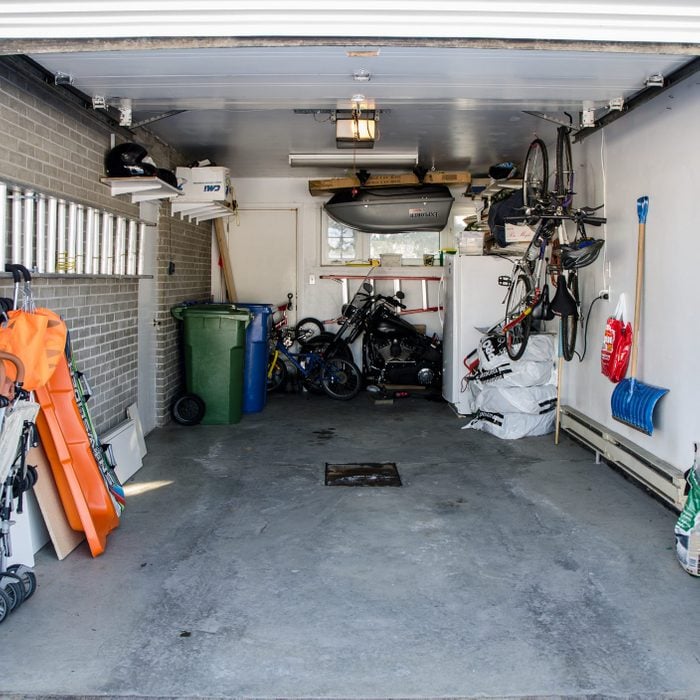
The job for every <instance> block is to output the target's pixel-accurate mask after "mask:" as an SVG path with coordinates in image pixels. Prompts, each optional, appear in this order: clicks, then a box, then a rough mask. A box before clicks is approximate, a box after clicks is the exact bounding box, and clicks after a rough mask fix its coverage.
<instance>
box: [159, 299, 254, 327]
mask: <svg viewBox="0 0 700 700" xmlns="http://www.w3.org/2000/svg"><path fill="white" fill-rule="evenodd" d="M170 311H171V313H172V314H173V316H175V318H177V319H178V320H182V319H184V318H186V317H189V318H193V317H196V316H218V317H226V318H230V319H233V320H235V321H244V322H245V323H246V325H248V323H249V322H250V316H251V314H250V311H248V310H247V309H239V308H238V307H237V306H236V305H235V304H195V305H193V306H175V307H173V308H172V309H171V310H170Z"/></svg>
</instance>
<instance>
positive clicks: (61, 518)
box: [27, 446, 85, 559]
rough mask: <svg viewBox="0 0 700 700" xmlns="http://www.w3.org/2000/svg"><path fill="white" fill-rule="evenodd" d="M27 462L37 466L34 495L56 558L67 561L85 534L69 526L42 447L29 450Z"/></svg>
mask: <svg viewBox="0 0 700 700" xmlns="http://www.w3.org/2000/svg"><path fill="white" fill-rule="evenodd" d="M27 462H28V463H29V464H35V465H36V468H37V472H38V474H39V478H38V479H37V482H36V484H35V485H34V495H35V496H36V500H37V502H38V503H39V509H40V510H41V514H42V516H43V517H44V523H45V524H46V529H47V530H48V532H49V537H50V538H51V543H52V544H53V548H54V550H55V551H56V556H57V557H58V558H59V559H65V558H66V557H67V556H68V555H69V554H70V553H71V552H72V551H73V550H74V549H75V548H76V547H77V546H78V545H79V544H80V543H81V542H82V541H83V540H84V539H85V533H84V532H78V531H76V530H73V529H72V528H71V526H70V525H69V524H68V519H67V518H66V514H65V512H64V510H63V504H62V503H61V498H60V496H59V495H58V489H57V488H56V482H55V481H54V478H53V471H52V470H51V466H50V465H49V461H48V459H47V458H46V454H45V453H44V450H43V449H42V448H41V447H40V446H39V447H32V448H31V449H30V450H29V455H28V457H27Z"/></svg>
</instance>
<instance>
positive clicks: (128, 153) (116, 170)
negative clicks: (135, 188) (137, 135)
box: [105, 141, 156, 177]
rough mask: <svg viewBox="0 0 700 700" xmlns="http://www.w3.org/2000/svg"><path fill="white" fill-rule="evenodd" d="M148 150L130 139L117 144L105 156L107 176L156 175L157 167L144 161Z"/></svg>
mask: <svg viewBox="0 0 700 700" xmlns="http://www.w3.org/2000/svg"><path fill="white" fill-rule="evenodd" d="M147 154H148V151H147V150H146V149H145V148H144V147H143V146H140V145H139V144H138V143H133V142H131V141H128V142H127V143H120V144H119V145H118V146H115V147H114V148H113V149H112V150H111V151H110V152H109V153H108V154H107V157H106V158H105V170H106V172H107V177H131V176H133V175H155V174H156V167H155V166H154V165H151V164H150V163H144V162H143V159H144V158H145V157H146V155H147Z"/></svg>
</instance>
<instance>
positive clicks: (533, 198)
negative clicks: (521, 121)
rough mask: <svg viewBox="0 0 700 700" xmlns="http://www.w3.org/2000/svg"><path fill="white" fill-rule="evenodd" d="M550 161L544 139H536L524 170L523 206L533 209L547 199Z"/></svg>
mask: <svg viewBox="0 0 700 700" xmlns="http://www.w3.org/2000/svg"><path fill="white" fill-rule="evenodd" d="M548 179H549V159H548V158H547V147H546V146H545V145H544V141H542V139H535V140H534V141H533V142H532V143H531V144H530V147H529V148H528V149H527V155H526V156H525V167H524V168H523V204H524V205H525V206H526V207H527V208H528V209H532V207H534V206H535V205H536V204H538V203H539V202H543V201H545V200H546V199H547V180H548Z"/></svg>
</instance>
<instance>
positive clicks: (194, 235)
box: [156, 218, 211, 425]
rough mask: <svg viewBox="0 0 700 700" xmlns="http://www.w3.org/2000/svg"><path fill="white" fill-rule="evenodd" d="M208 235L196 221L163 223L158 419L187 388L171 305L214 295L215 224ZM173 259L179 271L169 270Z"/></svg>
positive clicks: (164, 420)
mask: <svg viewBox="0 0 700 700" xmlns="http://www.w3.org/2000/svg"><path fill="white" fill-rule="evenodd" d="M206 230H207V235H202V232H201V230H199V228H198V227H196V226H194V225H193V224H190V223H187V222H186V221H181V220H180V219H175V218H170V219H168V220H167V221H164V223H163V224H162V225H161V230H160V237H159V239H158V253H157V258H158V279H159V280H160V283H159V285H158V309H157V312H158V318H157V323H158V340H157V350H156V356H157V358H158V359H157V368H156V389H157V391H156V393H157V398H156V421H157V424H158V425H164V424H165V423H167V422H168V421H169V420H170V405H171V404H172V402H173V400H174V399H175V398H176V397H177V396H178V395H179V394H180V393H181V392H182V391H183V390H184V372H183V358H182V353H181V349H180V340H181V339H180V334H181V328H180V325H181V324H180V323H179V322H178V321H176V320H175V319H174V318H173V316H172V314H171V313H170V309H171V308H172V307H173V306H176V305H178V304H181V303H182V302H183V301H208V300H209V298H210V297H211V251H210V248H211V225H209V226H207V227H206ZM170 262H172V263H173V265H174V268H175V271H174V272H173V273H172V274H169V273H168V266H169V263H170Z"/></svg>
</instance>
